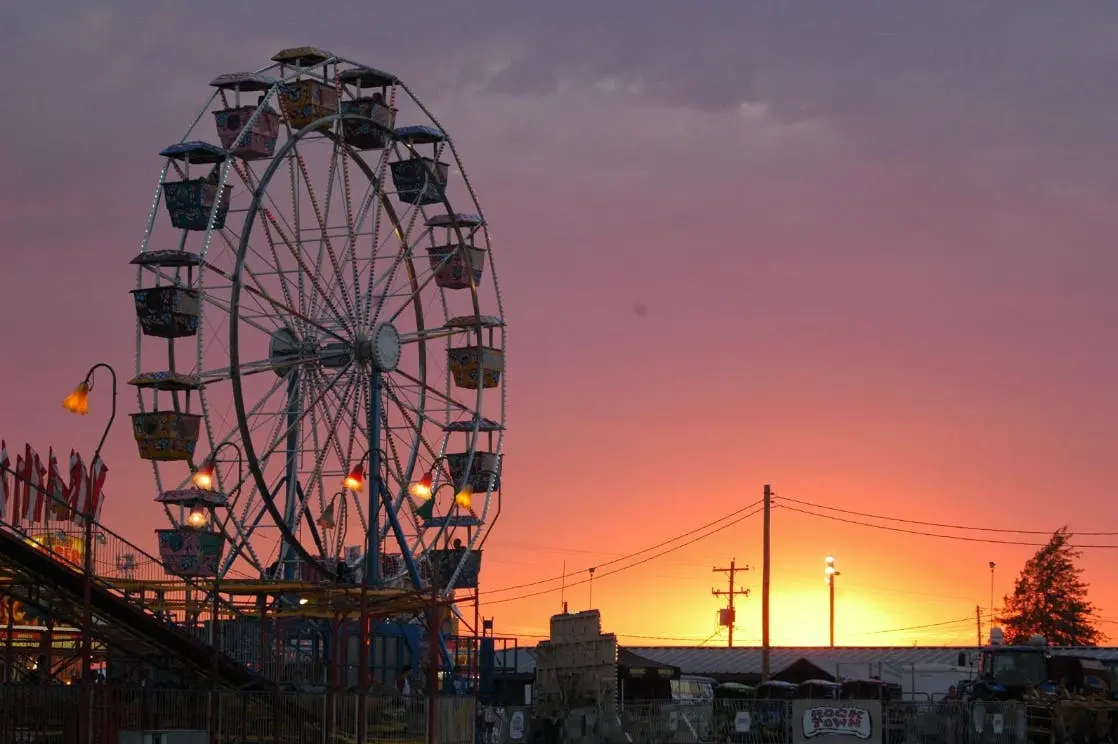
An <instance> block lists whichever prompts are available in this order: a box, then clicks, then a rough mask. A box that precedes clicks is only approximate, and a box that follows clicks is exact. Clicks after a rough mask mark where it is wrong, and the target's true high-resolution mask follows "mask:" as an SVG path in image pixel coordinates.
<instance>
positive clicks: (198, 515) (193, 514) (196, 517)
mask: <svg viewBox="0 0 1118 744" xmlns="http://www.w3.org/2000/svg"><path fill="white" fill-rule="evenodd" d="M209 521H210V515H209V513H208V512H207V511H206V509H205V508H204V507H201V506H196V507H194V508H193V509H191V510H190V514H188V515H187V516H186V523H187V524H188V525H190V526H191V527H194V528H195V529H201V528H202V527H205V526H206V523H207V522H209Z"/></svg>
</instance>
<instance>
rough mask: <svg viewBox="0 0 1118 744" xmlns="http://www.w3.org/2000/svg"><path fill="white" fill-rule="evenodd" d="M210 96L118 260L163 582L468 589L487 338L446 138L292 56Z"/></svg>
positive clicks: (385, 85) (482, 277)
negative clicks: (129, 281)
mask: <svg viewBox="0 0 1118 744" xmlns="http://www.w3.org/2000/svg"><path fill="white" fill-rule="evenodd" d="M210 86H211V89H212V95H211V96H210V98H209V101H208V102H207V103H206V104H205V105H204V106H203V107H202V109H201V111H200V112H199V113H198V115H197V116H196V117H195V118H194V121H193V122H192V123H191V125H190V127H189V128H188V129H187V131H186V133H185V134H184V135H183V136H182V138H181V140H180V141H179V142H178V143H176V144H173V145H171V146H169V147H167V148H166V149H164V150H163V151H162V152H161V153H159V155H160V156H161V157H162V158H163V169H162V172H161V174H160V177H159V185H158V187H157V190H156V193H155V197H154V201H153V203H152V205H151V210H150V213H149V216H148V222H147V229H146V232H145V235H144V239H143V244H142V247H141V251H140V253H139V255H137V256H136V257H135V258H134V259H133V261H132V263H133V264H135V265H136V266H137V285H136V289H135V290H133V297H134V303H135V307H136V313H137V331H136V369H135V376H134V377H133V378H132V380H131V383H132V384H133V385H134V386H135V387H136V390H137V396H138V403H139V408H138V412H137V413H135V414H133V416H132V421H133V432H134V435H135V437H136V440H137V443H138V445H139V450H140V456H141V457H143V458H144V459H148V460H150V461H151V462H152V466H153V470H154V476H155V483H156V487H157V489H158V494H159V495H158V496H157V501H160V502H162V504H163V508H164V511H165V513H166V515H167V517H168V520H169V522H170V524H169V525H168V526H167V527H166V528H165V529H160V530H158V531H157V532H158V535H159V548H160V553H161V556H162V557H163V560H164V564H165V565H166V566H167V568H168V570H170V571H172V572H174V573H178V574H180V575H184V576H216V577H218V578H221V579H224V578H236V577H246V578H255V579H259V578H265V579H280V580H283V579H286V580H302V581H321V580H338V581H342V580H353V576H354V575H357V574H358V573H363V574H364V576H365V578H368V579H370V580H371V581H372V582H374V583H376V584H377V585H378V586H399V587H407V586H414V587H416V588H420V587H428V586H431V585H432V584H434V585H435V586H437V587H438V588H439V589H440V590H441V591H443V592H453V591H454V590H455V589H456V588H476V586H477V573H478V569H479V567H480V555H481V553H480V551H481V546H482V543H483V542H484V540H485V538H486V536H487V534H488V531H489V529H490V528H491V527H492V524H493V522H494V520H495V519H496V517H497V515H498V513H499V511H500V505H499V504H500V469H501V452H502V441H503V434H504V416H505V387H504V386H505V379H504V378H505V376H504V374H503V372H504V355H505V321H504V315H503V312H502V307H501V296H500V291H499V287H498V284H497V276H496V273H495V271H494V264H493V257H492V255H491V253H490V246H489V232H488V225H487V224H486V221H485V217H484V214H483V212H482V210H481V207H480V205H479V203H478V200H477V197H476V195H475V194H474V191H473V188H472V187H471V185H470V182H469V179H468V177H467V173H466V170H465V168H464V166H463V164H462V161H461V159H460V157H459V154H458V151H457V150H456V149H455V147H454V143H453V141H452V139H451V138H450V136H449V134H448V133H447V132H446V130H445V129H444V128H443V127H442V125H441V124H440V123H439V122H438V121H437V120H436V119H435V118H434V116H433V115H432V114H431V112H430V111H429V110H428V108H427V107H426V106H425V105H424V104H423V103H422V102H421V101H420V100H419V99H418V98H417V97H416V96H415V94H414V93H413V92H412V91H411V89H410V88H408V86H407V85H405V84H404V83H403V82H401V81H400V80H399V79H398V78H397V77H396V76H395V75H392V74H390V73H387V72H384V71H381V70H377V69H374V68H371V67H368V66H365V65H360V64H356V63H354V62H351V61H349V60H345V59H342V58H340V57H338V56H336V55H334V54H332V53H330V52H327V51H323V50H320V49H316V48H312V47H300V48H296V49H287V50H284V51H282V52H280V53H278V54H276V55H275V56H274V57H272V64H270V65H268V66H266V67H264V68H263V69H261V70H259V71H257V72H252V73H233V74H226V75H221V76H219V77H217V78H216V79H214V80H213V81H212V83H211V84H210ZM215 140H216V141H215ZM161 204H162V206H161Z"/></svg>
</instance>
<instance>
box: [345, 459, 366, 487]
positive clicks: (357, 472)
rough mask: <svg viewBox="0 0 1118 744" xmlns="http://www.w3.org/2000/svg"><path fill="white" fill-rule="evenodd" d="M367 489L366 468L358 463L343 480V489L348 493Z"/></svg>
mask: <svg viewBox="0 0 1118 744" xmlns="http://www.w3.org/2000/svg"><path fill="white" fill-rule="evenodd" d="M364 487H365V466H364V465H362V464H361V463H357V464H356V465H354V466H353V468H352V469H351V470H350V471H349V473H348V474H347V475H346V477H345V478H343V479H342V488H344V489H345V490H347V491H360V490H361V489H362V488H364Z"/></svg>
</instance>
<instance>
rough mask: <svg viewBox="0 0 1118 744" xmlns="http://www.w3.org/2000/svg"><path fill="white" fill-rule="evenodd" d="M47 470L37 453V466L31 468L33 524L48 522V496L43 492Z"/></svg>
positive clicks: (30, 485)
mask: <svg viewBox="0 0 1118 744" xmlns="http://www.w3.org/2000/svg"><path fill="white" fill-rule="evenodd" d="M46 474H47V469H46V467H45V466H44V465H43V463H42V461H41V460H40V459H39V453H38V452H36V453H35V465H34V467H32V468H31V482H30V484H29V487H30V492H31V510H30V515H31V524H38V523H39V522H43V521H46V519H45V518H46V494H45V493H44V492H43V481H44V480H45V479H46Z"/></svg>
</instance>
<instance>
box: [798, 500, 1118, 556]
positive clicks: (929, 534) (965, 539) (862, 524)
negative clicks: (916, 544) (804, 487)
mask: <svg viewBox="0 0 1118 744" xmlns="http://www.w3.org/2000/svg"><path fill="white" fill-rule="evenodd" d="M781 508H784V509H787V510H788V511H793V512H798V513H800V514H806V515H808V516H809V517H819V518H820V519H829V520H831V521H832V522H842V523H844V524H853V525H857V526H859V527H872V528H875V529H879V530H886V531H888V532H900V533H902V534H906V535H919V536H921V537H938V538H941V539H944V540H961V541H963V542H973V543H983V544H986V545H1025V546H1028V547H1031V548H1043V547H1044V546H1045V545H1047V543H1035V542H1025V541H1023V540H997V539H994V538H990V537H971V536H968V535H944V534H940V533H934V532H922V531H920V530H910V529H905V528H904V527H892V526H889V525H885V524H872V523H870V522H861V521H858V520H856V519H846V518H844V517H836V516H835V515H833V514H820V513H819V512H813V511H808V510H807V509H800V508H797V507H795V506H789V505H787V504H781ZM868 516H869V517H870V518H872V519H890V517H879V516H875V515H868ZM1075 547H1077V548H1098V549H1101V550H1118V545H1092V544H1083V543H1077V544H1076V545H1075Z"/></svg>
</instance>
